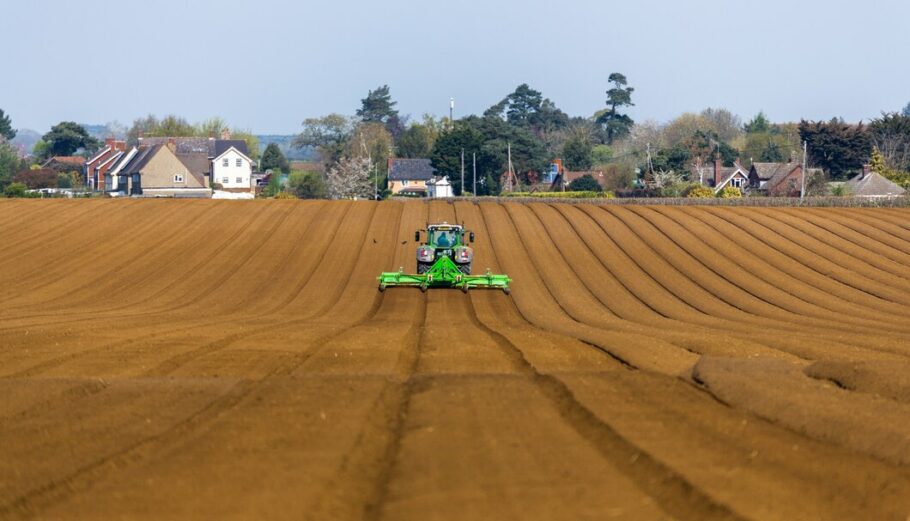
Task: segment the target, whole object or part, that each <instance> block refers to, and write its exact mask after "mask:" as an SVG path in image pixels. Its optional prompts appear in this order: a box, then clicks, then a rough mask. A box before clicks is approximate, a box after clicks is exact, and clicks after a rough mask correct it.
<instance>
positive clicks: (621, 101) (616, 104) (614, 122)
mask: <svg viewBox="0 0 910 521" xmlns="http://www.w3.org/2000/svg"><path fill="white" fill-rule="evenodd" d="M608 81H609V82H610V83H612V84H613V87H612V88H611V89H609V90H608V91H607V107H608V108H607V109H606V110H604V111H601V112H599V113H598V114H597V115H596V120H597V123H599V124H600V125H602V126H603V130H604V132H605V133H606V141H607V144H608V145H612V144H613V141H614V140H616V139H617V138H620V137H623V136H626V135H628V134H629V132H630V131H631V129H632V126H633V125H634V124H635V122H634V121H633V120H632V118H630V117H629V116H628V115H626V114H620V112H619V109H621V108H623V107H632V106H635V104H634V103H632V92H633V91H635V89H634V88H632V87H627V86H626V85H627V84H628V81H627V80H626V77H625V76H623V75H622V74H620V73H618V72H614V73H612V74H610V77H609V78H608Z"/></svg>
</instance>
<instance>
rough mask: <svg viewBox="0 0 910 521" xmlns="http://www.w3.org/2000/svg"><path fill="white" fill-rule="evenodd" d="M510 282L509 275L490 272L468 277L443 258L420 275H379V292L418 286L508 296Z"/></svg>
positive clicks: (394, 273) (395, 272)
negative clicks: (482, 290) (489, 291)
mask: <svg viewBox="0 0 910 521" xmlns="http://www.w3.org/2000/svg"><path fill="white" fill-rule="evenodd" d="M510 282H512V279H510V278H509V276H508V275H500V274H495V273H491V272H490V270H487V272H486V274H484V275H467V274H465V273H462V271H461V270H460V269H458V266H457V265H456V264H455V263H454V262H453V261H452V259H450V258H449V257H445V256H443V257H439V258H438V259H437V260H436V262H434V263H433V265H432V266H431V267H430V269H429V270H428V271H426V272H425V273H422V274H419V275H411V274H408V273H404V268H402V269H400V270H398V271H392V272H385V273H382V274H381V275H379V291H385V289H386V288H389V287H393V286H416V287H418V288H420V291H426V290H427V288H459V289H461V290H462V291H464V292H465V293H467V292H468V290H469V289H472V288H493V289H501V290H502V291H503V292H505V293H506V294H508V293H509V283H510Z"/></svg>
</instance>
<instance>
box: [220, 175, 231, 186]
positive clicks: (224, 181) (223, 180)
mask: <svg viewBox="0 0 910 521" xmlns="http://www.w3.org/2000/svg"><path fill="white" fill-rule="evenodd" d="M230 182H231V180H230V179H228V178H227V177H222V178H221V184H223V185H226V184H228V183H230Z"/></svg>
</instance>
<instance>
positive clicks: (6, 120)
mask: <svg viewBox="0 0 910 521" xmlns="http://www.w3.org/2000/svg"><path fill="white" fill-rule="evenodd" d="M14 137H16V130H15V129H13V122H12V120H11V119H10V117H9V116H7V115H6V114H5V113H4V112H3V109H0V138H4V139H6V140H7V141H9V140H11V139H13V138H14Z"/></svg>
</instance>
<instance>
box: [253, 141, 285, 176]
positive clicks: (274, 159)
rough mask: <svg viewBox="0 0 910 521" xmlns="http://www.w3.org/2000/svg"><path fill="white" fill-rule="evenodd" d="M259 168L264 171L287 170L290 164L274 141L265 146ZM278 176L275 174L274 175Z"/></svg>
mask: <svg viewBox="0 0 910 521" xmlns="http://www.w3.org/2000/svg"><path fill="white" fill-rule="evenodd" d="M259 168H260V169H261V170H262V171H263V172H265V171H268V170H272V171H273V172H276V171H277V172H289V171H290V164H289V163H288V160H287V158H286V157H284V154H283V153H282V152H281V149H280V148H279V147H278V145H277V144H275V143H269V145H268V146H267V147H265V152H263V153H262V161H261V162H260V165H259ZM275 177H276V178H277V177H278V176H277V175H276V176H275Z"/></svg>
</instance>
